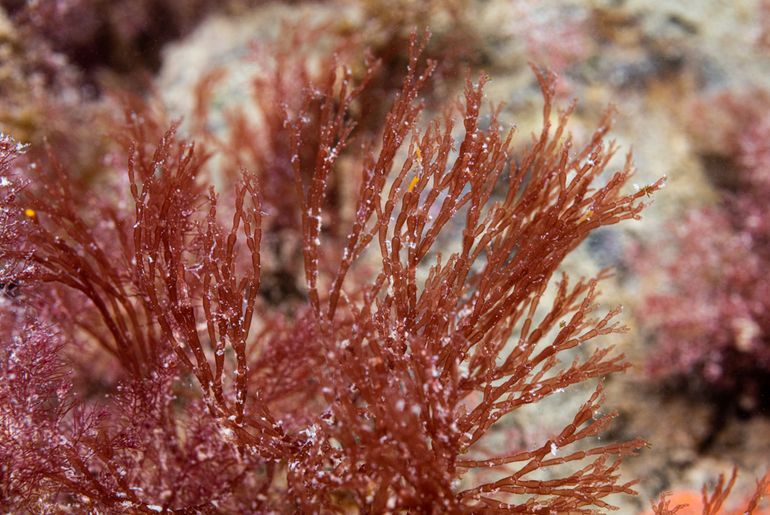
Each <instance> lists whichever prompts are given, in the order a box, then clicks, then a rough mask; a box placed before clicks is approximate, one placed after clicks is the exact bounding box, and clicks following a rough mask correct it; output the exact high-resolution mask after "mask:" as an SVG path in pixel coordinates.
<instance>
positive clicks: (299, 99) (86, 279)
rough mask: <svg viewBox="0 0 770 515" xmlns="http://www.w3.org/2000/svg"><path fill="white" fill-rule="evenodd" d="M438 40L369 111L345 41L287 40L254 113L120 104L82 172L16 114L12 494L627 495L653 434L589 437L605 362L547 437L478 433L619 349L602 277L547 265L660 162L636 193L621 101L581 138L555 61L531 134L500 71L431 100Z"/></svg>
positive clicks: (164, 498) (223, 504)
mask: <svg viewBox="0 0 770 515" xmlns="http://www.w3.org/2000/svg"><path fill="white" fill-rule="evenodd" d="M418 39H419V38H414V37H413V38H412V40H411V43H410V45H409V58H408V67H407V70H406V73H405V75H404V79H403V82H402V84H401V86H400V90H399V91H397V92H396V93H395V95H393V98H392V100H390V103H391V107H390V109H389V111H388V112H387V115H386V117H385V118H384V119H383V120H381V122H380V127H379V129H377V130H373V131H365V132H362V133H361V134H358V133H357V131H356V126H357V120H358V119H359V118H361V117H362V116H364V115H365V113H366V105H363V104H362V103H361V99H362V98H370V99H371V97H366V96H365V95H364V93H365V92H366V91H367V87H369V86H370V84H372V82H373V81H376V80H377V74H378V73H382V72H381V71H379V70H378V62H377V61H376V60H374V59H369V60H367V61H366V62H365V63H364V65H363V68H364V69H365V71H364V72H363V73H358V74H356V73H353V72H352V71H351V69H350V68H348V66H347V65H346V64H345V63H344V62H341V60H340V58H339V57H329V59H328V61H326V62H325V64H324V66H321V67H320V69H321V70H322V71H321V72H320V73H316V74H312V73H310V72H307V70H309V69H310V67H309V66H308V67H307V68H302V67H303V66H306V64H304V63H303V61H302V60H301V59H300V60H297V61H296V63H295V64H294V65H291V64H290V63H288V62H284V64H283V65H280V63H279V65H280V66H287V67H288V66H299V68H294V69H292V70H288V69H286V68H282V70H283V71H284V72H285V73H283V72H281V73H279V72H276V73H275V74H274V75H273V76H272V77H273V78H272V79H268V80H266V81H263V82H261V83H259V84H258V87H259V88H262V91H263V93H265V95H262V96H260V98H262V99H271V101H270V102H269V103H265V105H266V106H267V107H268V108H269V109H263V111H264V112H265V113H266V118H265V119H266V123H264V124H262V125H260V126H258V127H249V125H248V123H247V121H246V120H245V119H241V120H240V121H239V120H238V119H236V118H231V121H232V122H233V125H232V126H231V127H230V130H229V131H228V132H227V133H226V134H225V135H221V134H219V135H214V134H207V133H206V131H205V130H204V128H205V126H206V124H205V122H204V121H203V120H204V119H205V116H206V113H205V109H204V108H200V109H199V110H198V111H197V112H196V113H190V115H191V117H192V119H198V120H199V121H201V123H199V124H198V129H199V130H198V131H196V130H193V131H192V132H193V136H195V134H196V133H197V135H198V136H199V139H200V140H201V141H200V142H197V143H196V142H194V141H192V140H190V139H188V138H187V137H182V136H180V135H179V132H180V131H179V128H178V125H177V124H176V123H173V122H168V121H166V120H165V119H164V117H163V116H162V115H160V114H158V113H157V112H156V111H154V110H153V109H152V108H151V105H150V104H149V103H148V102H145V101H142V100H136V99H134V100H125V101H124V106H125V109H124V111H125V116H124V119H123V120H122V121H120V120H117V119H116V117H115V116H114V110H113V111H110V110H106V111H107V112H105V113H102V114H100V115H99V117H100V118H99V123H98V125H97V126H98V127H104V134H107V135H109V136H110V137H109V138H108V137H102V136H98V135H94V138H95V140H99V141H100V143H99V144H100V145H101V147H100V148H103V149H104V150H103V152H102V153H101V154H100V155H99V158H98V160H96V161H95V162H91V163H90V167H89V168H88V169H89V170H91V172H90V173H89V174H87V175H84V174H83V173H82V170H84V169H85V168H78V167H77V166H75V165H73V163H72V160H67V159H60V158H59V157H58V156H57V153H58V151H59V150H58V148H57V146H56V145H51V144H49V145H45V144H42V145H39V146H37V145H33V146H26V145H24V144H21V143H18V142H17V140H16V139H14V138H13V137H12V136H9V135H5V136H3V139H2V141H0V176H1V177H0V204H2V206H1V209H2V211H1V212H0V216H1V217H2V220H1V221H0V283H2V307H3V309H2V311H1V312H0V332H1V333H2V336H1V337H0V342H2V348H0V362H2V367H1V368H0V374H2V378H1V380H0V463H2V465H0V505H2V508H3V510H5V511H11V512H27V511H29V512H41V511H42V512H49V511H53V512H84V511H91V512H94V513H95V512H108V513H124V512H136V513H154V512H180V513H235V512H238V513H264V512H303V513H319V512H341V511H360V512H366V513H382V512H386V511H387V512H398V511H400V512H406V511H409V512H444V513H448V512H480V511H500V510H502V511H512V512H519V513H567V512H570V513H589V512H594V511H596V510H604V509H609V508H611V504H610V502H611V500H610V499H609V498H608V497H609V496H610V495H612V494H617V493H626V494H630V493H633V489H632V487H633V484H634V481H633V479H628V478H621V477H620V474H619V471H618V466H619V464H620V460H621V459H622V458H623V457H624V456H627V455H629V454H632V453H634V451H636V450H637V449H639V448H640V447H642V446H643V445H644V443H643V442H642V441H640V440H632V441H625V442H620V443H615V442H613V443H602V442H600V441H597V440H595V439H594V438H593V437H595V436H596V435H598V434H599V433H601V432H602V431H603V430H605V429H606V428H607V427H608V425H609V424H610V422H611V419H612V414H610V413H602V412H600V407H601V405H602V400H603V396H602V387H601V385H600V384H599V386H597V387H596V389H595V391H594V393H593V394H592V395H590V397H589V398H588V399H587V400H586V402H585V403H584V404H583V405H582V406H581V407H580V408H579V409H577V410H576V412H575V413H573V414H572V416H571V421H570V422H569V423H567V424H566V425H565V426H564V427H563V428H562V429H561V430H560V431H558V432H556V433H554V434H550V435H545V434H544V435H542V437H541V438H540V441H538V442H537V443H536V444H535V445H533V446H531V447H528V448H519V447H513V446H509V447H507V448H506V447H505V446H503V448H499V447H498V448H495V449H494V450H490V449H491V447H490V446H488V445H486V444H485V441H486V437H488V436H489V435H490V432H491V431H492V430H493V429H494V428H495V427H496V425H497V424H498V423H499V422H500V421H501V420H502V419H503V418H504V417H506V415H509V414H511V413H513V412H515V411H516V410H518V409H520V408H522V407H525V406H527V405H532V404H536V403H538V402H539V401H541V400H543V399H545V398H547V397H549V396H551V395H553V394H555V393H557V392H560V391H562V390H563V389H564V388H569V387H571V386H573V385H578V384H581V383H585V382H590V381H592V380H593V379H597V378H602V377H604V376H606V375H608V374H611V373H614V372H619V371H622V370H623V369H624V368H626V366H627V365H626V363H625V361H624V359H623V356H622V355H619V354H618V353H616V352H615V351H614V350H613V349H612V348H611V347H606V346H605V347H601V346H596V345H595V344H594V340H598V339H601V337H603V336H605V335H608V334H611V333H617V332H621V331H623V327H622V326H621V325H620V323H619V322H617V321H616V315H617V313H618V310H611V311H609V312H607V313H603V314H597V313H596V301H597V295H598V289H597V284H598V281H600V280H601V279H602V278H603V276H604V275H605V274H602V275H601V276H600V277H597V278H594V279H579V280H576V281H570V280H569V279H568V278H567V277H566V276H563V277H561V278H560V279H558V280H552V279H554V275H555V273H556V271H557V268H558V267H559V265H560V263H561V262H562V260H563V259H564V258H565V256H567V255H568V254H569V253H570V252H571V251H572V250H574V249H575V248H576V246H577V245H579V244H580V243H581V242H582V241H584V240H585V238H586V237H587V236H588V234H590V233H591V231H593V230H595V229H597V228H599V227H602V226H606V225H611V224H615V223H618V222H621V221H623V220H627V219H632V218H637V217H638V216H639V213H640V211H641V210H642V208H643V207H644V203H643V201H644V200H645V199H646V198H647V196H648V194H649V193H651V192H652V191H654V190H655V189H656V188H658V187H659V185H660V183H659V182H658V183H656V184H653V185H651V186H648V187H646V188H643V189H642V190H640V191H637V192H635V193H632V194H629V195H626V194H623V193H621V188H622V187H623V186H624V184H625V183H626V181H627V180H628V179H629V177H630V176H631V173H632V165H631V159H630V157H629V158H628V159H627V160H626V161H625V165H624V166H622V167H621V168H620V169H619V170H616V171H613V172H612V173H606V169H607V168H608V167H609V162H610V159H611V158H612V156H613V155H614V153H615V146H614V145H613V144H611V143H607V142H606V141H605V137H606V134H607V131H608V130H609V114H608V115H607V116H605V117H604V118H603V119H602V121H601V124H600V125H599V127H598V128H597V129H596V131H595V132H594V133H593V135H591V136H590V137H588V138H587V141H586V142H585V143H582V144H577V143H576V142H574V141H573V139H572V138H571V136H570V135H569V133H568V132H567V122H568V119H569V117H570V114H571V112H572V109H573V107H574V106H569V107H568V108H567V109H565V110H563V111H559V112H557V113H554V112H552V110H553V105H552V104H553V97H554V78H553V77H552V76H551V75H549V74H548V73H546V72H540V71H537V70H535V72H534V73H535V74H536V76H537V79H538V81H539V84H540V87H541V89H542V94H543V101H544V107H543V126H542V130H541V132H540V133H539V134H535V135H534V137H533V139H532V141H531V142H530V143H529V145H528V146H526V148H524V147H522V149H521V150H517V151H514V150H513V146H512V142H513V139H514V135H513V131H510V130H507V129H505V128H503V127H502V126H501V125H500V123H499V122H498V120H497V111H496V110H494V109H493V110H492V111H491V112H488V111H486V110H485V109H483V106H482V100H483V95H484V92H483V89H484V85H485V83H486V81H487V79H486V77H485V76H483V75H482V76H480V77H479V79H478V80H477V81H476V82H471V81H470V80H469V81H468V82H467V84H466V87H465V94H464V98H463V99H462V100H461V101H460V102H455V101H454V99H446V101H447V102H446V106H447V107H446V108H445V110H444V111H443V113H444V114H443V115H441V116H439V117H437V118H436V119H433V120H429V119H423V118H421V114H422V111H423V104H422V101H421V100H420V95H421V90H422V89H423V88H424V87H425V85H426V82H427V81H428V80H429V78H430V75H431V73H432V71H433V69H434V66H435V64H434V63H432V62H424V61H423V60H422V59H421V58H420V54H421V48H422V46H423V45H422V43H421V42H420V41H418ZM282 62H283V61H282ZM303 69H305V70H306V72H302V70H303ZM286 77H291V78H292V80H293V82H291V83H288V82H287V81H286ZM206 91H207V88H206V86H205V85H202V86H201V88H199V94H200V96H201V98H203V97H205V95H206ZM201 102H203V103H205V100H201ZM203 103H202V104H200V105H204V104H203ZM483 112H484V113H486V114H482V113H483ZM196 117H197V118H196ZM370 123H371V121H369V124H370ZM88 143H89V142H88V141H80V142H79V143H77V144H79V145H87V144H88ZM214 176H216V183H217V187H216V188H215V187H214V186H213V185H212V184H213V182H212V181H213V179H214ZM452 235H456V236H455V237H454V240H453V241H448V238H450V236H452ZM287 283H289V284H290V287H287V286H286V284H287ZM549 284H552V285H553V284H555V293H554V294H553V295H550V296H549V297H548V299H547V301H546V298H545V291H546V288H547V287H548V286H549ZM578 347H579V348H585V350H584V351H583V352H581V353H579V354H575V353H574V352H569V351H570V350H571V349H574V348H578ZM566 356H569V357H568V358H567V357H566Z"/></svg>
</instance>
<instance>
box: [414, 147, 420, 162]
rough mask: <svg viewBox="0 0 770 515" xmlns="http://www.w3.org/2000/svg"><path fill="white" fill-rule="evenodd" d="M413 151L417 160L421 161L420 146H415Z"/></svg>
mask: <svg viewBox="0 0 770 515" xmlns="http://www.w3.org/2000/svg"><path fill="white" fill-rule="evenodd" d="M414 153H415V155H416V156H417V160H418V161H422V150H420V147H416V148H415V149H414Z"/></svg>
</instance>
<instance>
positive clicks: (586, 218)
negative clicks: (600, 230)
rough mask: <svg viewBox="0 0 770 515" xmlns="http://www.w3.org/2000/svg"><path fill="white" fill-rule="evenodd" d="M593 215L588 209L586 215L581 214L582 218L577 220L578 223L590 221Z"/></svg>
mask: <svg viewBox="0 0 770 515" xmlns="http://www.w3.org/2000/svg"><path fill="white" fill-rule="evenodd" d="M593 214H594V212H593V211H592V210H590V209H589V210H588V211H587V212H586V213H584V214H583V216H581V217H580V219H579V220H578V223H579V224H582V223H583V222H585V221H587V220H590V219H591V217H592V216H593Z"/></svg>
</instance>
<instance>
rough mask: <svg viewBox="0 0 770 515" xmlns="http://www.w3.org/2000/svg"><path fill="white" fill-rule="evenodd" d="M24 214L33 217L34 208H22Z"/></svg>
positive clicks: (34, 213)
mask: <svg viewBox="0 0 770 515" xmlns="http://www.w3.org/2000/svg"><path fill="white" fill-rule="evenodd" d="M24 214H25V215H27V216H28V217H30V218H35V217H36V216H37V213H36V212H35V210H34V209H31V208H27V209H25V210H24Z"/></svg>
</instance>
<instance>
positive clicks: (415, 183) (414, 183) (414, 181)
mask: <svg viewBox="0 0 770 515" xmlns="http://www.w3.org/2000/svg"><path fill="white" fill-rule="evenodd" d="M418 182H420V178H419V177H415V178H414V179H412V182H410V183H409V189H408V190H407V191H410V192H411V191H412V190H413V189H414V187H415V186H417V183H418Z"/></svg>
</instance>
